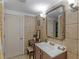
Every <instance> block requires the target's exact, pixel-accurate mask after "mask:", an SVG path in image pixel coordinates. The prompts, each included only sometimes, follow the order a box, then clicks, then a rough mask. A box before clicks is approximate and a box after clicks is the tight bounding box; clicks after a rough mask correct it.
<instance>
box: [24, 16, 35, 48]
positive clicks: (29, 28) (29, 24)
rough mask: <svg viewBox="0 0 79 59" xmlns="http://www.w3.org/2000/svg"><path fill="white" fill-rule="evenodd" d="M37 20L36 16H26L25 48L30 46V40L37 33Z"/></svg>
mask: <svg viewBox="0 0 79 59" xmlns="http://www.w3.org/2000/svg"><path fill="white" fill-rule="evenodd" d="M35 21H36V17H34V16H25V26H24V29H25V30H24V31H25V33H24V34H25V35H24V36H25V49H26V47H27V46H28V40H30V39H32V38H33V34H34V33H35Z"/></svg>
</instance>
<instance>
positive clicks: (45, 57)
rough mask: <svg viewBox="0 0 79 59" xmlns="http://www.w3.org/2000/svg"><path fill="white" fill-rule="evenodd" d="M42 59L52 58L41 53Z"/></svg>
mask: <svg viewBox="0 0 79 59" xmlns="http://www.w3.org/2000/svg"><path fill="white" fill-rule="evenodd" d="M42 59H52V58H50V56H49V55H47V54H46V53H45V52H43V55H42Z"/></svg>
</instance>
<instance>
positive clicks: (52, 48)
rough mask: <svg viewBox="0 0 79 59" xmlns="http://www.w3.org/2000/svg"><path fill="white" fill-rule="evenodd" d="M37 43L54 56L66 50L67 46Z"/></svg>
mask: <svg viewBox="0 0 79 59" xmlns="http://www.w3.org/2000/svg"><path fill="white" fill-rule="evenodd" d="M35 45H36V46H38V47H39V48H40V49H41V50H43V51H44V52H45V53H47V54H48V55H49V56H50V57H52V58H53V57H56V56H58V55H60V54H63V53H65V52H66V47H65V46H63V45H59V44H56V43H47V42H41V43H36V44H35Z"/></svg>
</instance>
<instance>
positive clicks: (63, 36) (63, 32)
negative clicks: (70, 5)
mask: <svg viewBox="0 0 79 59" xmlns="http://www.w3.org/2000/svg"><path fill="white" fill-rule="evenodd" d="M60 7H62V9H63V12H64V15H63V16H64V20H63V22H64V23H63V24H64V26H63V31H62V37H61V38H60V39H59V38H58V37H51V36H49V35H48V29H47V17H46V36H47V38H53V39H58V40H64V39H65V19H66V17H65V7H64V6H63V5H60V6H57V7H55V8H53V9H52V8H51V9H50V10H48V11H47V13H46V15H47V14H48V13H50V12H52V11H54V10H56V9H58V8H60Z"/></svg>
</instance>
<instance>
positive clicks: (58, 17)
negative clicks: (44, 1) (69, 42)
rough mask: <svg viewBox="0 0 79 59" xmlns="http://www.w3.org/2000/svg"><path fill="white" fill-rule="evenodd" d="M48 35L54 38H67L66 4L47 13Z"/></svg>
mask: <svg viewBox="0 0 79 59" xmlns="http://www.w3.org/2000/svg"><path fill="white" fill-rule="evenodd" d="M46 20H47V21H46V23H47V25H46V28H47V36H48V37H50V38H54V39H61V40H63V39H64V38H65V11H64V6H58V7H56V8H54V9H52V10H49V11H48V12H47V14H46Z"/></svg>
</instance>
